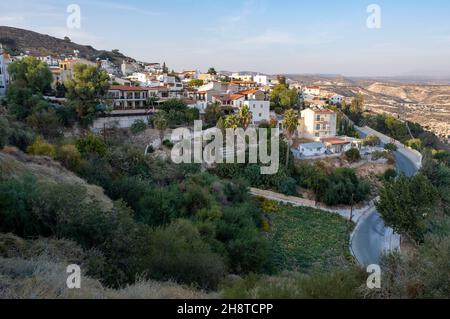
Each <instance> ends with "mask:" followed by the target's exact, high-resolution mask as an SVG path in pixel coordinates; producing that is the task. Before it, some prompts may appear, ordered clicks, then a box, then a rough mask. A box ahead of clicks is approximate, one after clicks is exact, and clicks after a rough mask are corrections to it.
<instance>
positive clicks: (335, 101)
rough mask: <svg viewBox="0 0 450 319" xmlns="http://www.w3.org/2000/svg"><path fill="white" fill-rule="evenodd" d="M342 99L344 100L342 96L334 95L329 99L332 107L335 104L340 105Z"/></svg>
mask: <svg viewBox="0 0 450 319" xmlns="http://www.w3.org/2000/svg"><path fill="white" fill-rule="evenodd" d="M344 99H345V98H344V97H343V96H342V95H339V94H335V95H333V96H332V97H331V98H330V103H331V104H333V105H336V104H342V101H343V100H344Z"/></svg>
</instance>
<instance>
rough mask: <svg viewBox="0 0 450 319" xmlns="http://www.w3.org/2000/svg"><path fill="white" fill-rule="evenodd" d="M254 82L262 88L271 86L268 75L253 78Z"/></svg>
mask: <svg viewBox="0 0 450 319" xmlns="http://www.w3.org/2000/svg"><path fill="white" fill-rule="evenodd" d="M253 81H255V82H256V83H258V84H259V85H260V86H266V85H269V84H270V80H269V77H268V76H267V75H259V74H258V75H256V76H254V77H253Z"/></svg>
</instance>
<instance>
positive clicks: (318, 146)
mask: <svg viewBox="0 0 450 319" xmlns="http://www.w3.org/2000/svg"><path fill="white" fill-rule="evenodd" d="M326 151H327V148H326V146H325V145H324V144H323V143H321V142H311V143H304V144H300V145H299V146H298V148H296V149H293V150H292V153H293V154H294V156H295V157H297V158H300V157H309V156H321V155H324V154H325V153H326Z"/></svg>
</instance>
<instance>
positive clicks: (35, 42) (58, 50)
mask: <svg viewBox="0 0 450 319" xmlns="http://www.w3.org/2000/svg"><path fill="white" fill-rule="evenodd" d="M0 43H2V44H3V46H4V48H6V50H7V51H9V52H10V53H12V54H14V55H16V54H20V53H25V52H27V51H29V52H30V54H31V55H36V56H47V55H51V56H53V57H61V56H69V55H73V54H74V50H78V51H79V57H81V58H85V59H87V60H90V61H95V59H97V58H102V59H105V58H109V59H110V60H111V62H113V63H114V64H116V65H120V64H121V63H122V61H123V60H124V59H130V60H133V59H131V58H129V57H126V56H125V55H123V54H122V53H120V52H118V51H104V50H96V49H94V48H93V47H92V46H89V45H81V44H77V43H74V42H71V41H70V40H69V39H58V38H55V37H52V36H49V35H46V34H41V33H37V32H33V31H29V30H24V29H18V28H12V27H6V26H0Z"/></svg>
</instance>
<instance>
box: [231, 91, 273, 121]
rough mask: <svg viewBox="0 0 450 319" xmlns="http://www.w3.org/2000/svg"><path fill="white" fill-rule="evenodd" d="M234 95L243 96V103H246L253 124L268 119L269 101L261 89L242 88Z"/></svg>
mask: <svg viewBox="0 0 450 319" xmlns="http://www.w3.org/2000/svg"><path fill="white" fill-rule="evenodd" d="M236 95H242V96H243V97H244V101H243V102H242V104H243V105H247V106H248V108H249V109H250V112H252V115H253V124H257V123H260V122H262V121H269V120H270V101H268V99H267V97H266V94H265V93H264V92H263V91H261V90H255V89H250V90H244V91H239V92H237V93H236Z"/></svg>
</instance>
